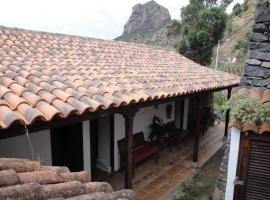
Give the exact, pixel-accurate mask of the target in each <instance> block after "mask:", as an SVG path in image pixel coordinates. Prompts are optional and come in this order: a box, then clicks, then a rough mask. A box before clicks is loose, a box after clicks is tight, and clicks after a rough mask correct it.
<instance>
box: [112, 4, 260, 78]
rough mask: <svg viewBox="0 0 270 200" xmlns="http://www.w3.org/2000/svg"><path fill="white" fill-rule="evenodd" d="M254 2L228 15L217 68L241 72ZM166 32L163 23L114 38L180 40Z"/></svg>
mask: <svg viewBox="0 0 270 200" xmlns="http://www.w3.org/2000/svg"><path fill="white" fill-rule="evenodd" d="M256 3H257V0H245V1H244V3H243V4H242V5H241V8H239V9H237V10H236V11H233V13H232V14H231V15H230V16H229V20H228V23H227V27H226V31H225V33H224V37H223V39H222V40H221V41H220V46H219V55H218V66H217V68H218V69H220V70H225V69H227V70H228V68H229V69H231V68H233V69H237V70H238V69H239V70H238V72H239V73H240V72H241V69H242V68H243V66H244V60H245V54H246V48H247V45H248V44H247V42H248V37H249V31H250V30H251V27H252V24H253V17H254V13H255V7H256ZM237 12H238V13H237ZM167 33H168V30H167V25H165V26H164V25H163V27H160V28H159V29H157V30H148V29H144V31H138V32H135V33H131V34H126V35H122V36H120V37H118V38H116V40H121V41H127V42H135V43H141V44H148V45H158V46H163V47H168V48H175V46H176V43H177V42H178V41H179V40H181V37H182V36H181V35H180V34H176V35H174V34H173V35H168V34H167ZM216 52H217V48H215V49H214V53H213V57H212V63H211V65H210V66H211V67H213V68H215V62H216ZM237 70H236V71H237Z"/></svg>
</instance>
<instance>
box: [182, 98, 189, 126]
mask: <svg viewBox="0 0 270 200" xmlns="http://www.w3.org/2000/svg"><path fill="white" fill-rule="evenodd" d="M188 107H189V99H188V98H185V102H184V121H183V129H184V130H187V128H188Z"/></svg>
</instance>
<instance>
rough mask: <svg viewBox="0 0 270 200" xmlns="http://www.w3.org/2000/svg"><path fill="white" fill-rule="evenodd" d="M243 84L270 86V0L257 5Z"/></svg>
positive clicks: (242, 79)
mask: <svg viewBox="0 0 270 200" xmlns="http://www.w3.org/2000/svg"><path fill="white" fill-rule="evenodd" d="M241 85H244V86H248V87H264V88H270V0H264V1H262V2H261V3H259V4H258V5H257V8H256V13H255V18H254V25H253V27H252V33H251V35H250V43H249V50H248V54H247V59H246V63H245V67H244V73H243V75H242V77H241Z"/></svg>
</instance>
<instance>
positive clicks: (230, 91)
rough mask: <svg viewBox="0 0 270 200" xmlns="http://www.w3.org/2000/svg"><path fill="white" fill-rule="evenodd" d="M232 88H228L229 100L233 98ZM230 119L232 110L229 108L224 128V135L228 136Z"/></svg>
mask: <svg viewBox="0 0 270 200" xmlns="http://www.w3.org/2000/svg"><path fill="white" fill-rule="evenodd" d="M231 94H232V88H228V94H227V100H229V99H230V98H231ZM229 121H230V110H229V109H228V110H227V111H226V114H225V130H224V137H228V127H229Z"/></svg>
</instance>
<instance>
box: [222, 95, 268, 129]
mask: <svg viewBox="0 0 270 200" xmlns="http://www.w3.org/2000/svg"><path fill="white" fill-rule="evenodd" d="M227 108H229V109H230V115H231V118H233V119H237V120H239V121H240V122H241V123H242V124H248V123H251V122H255V123H256V125H258V126H259V125H260V124H262V123H263V122H267V123H270V103H266V104H264V105H262V104H261V101H260V100H259V99H256V98H249V97H248V95H247V94H236V95H233V96H232V97H231V99H230V100H229V101H228V104H227Z"/></svg>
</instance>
